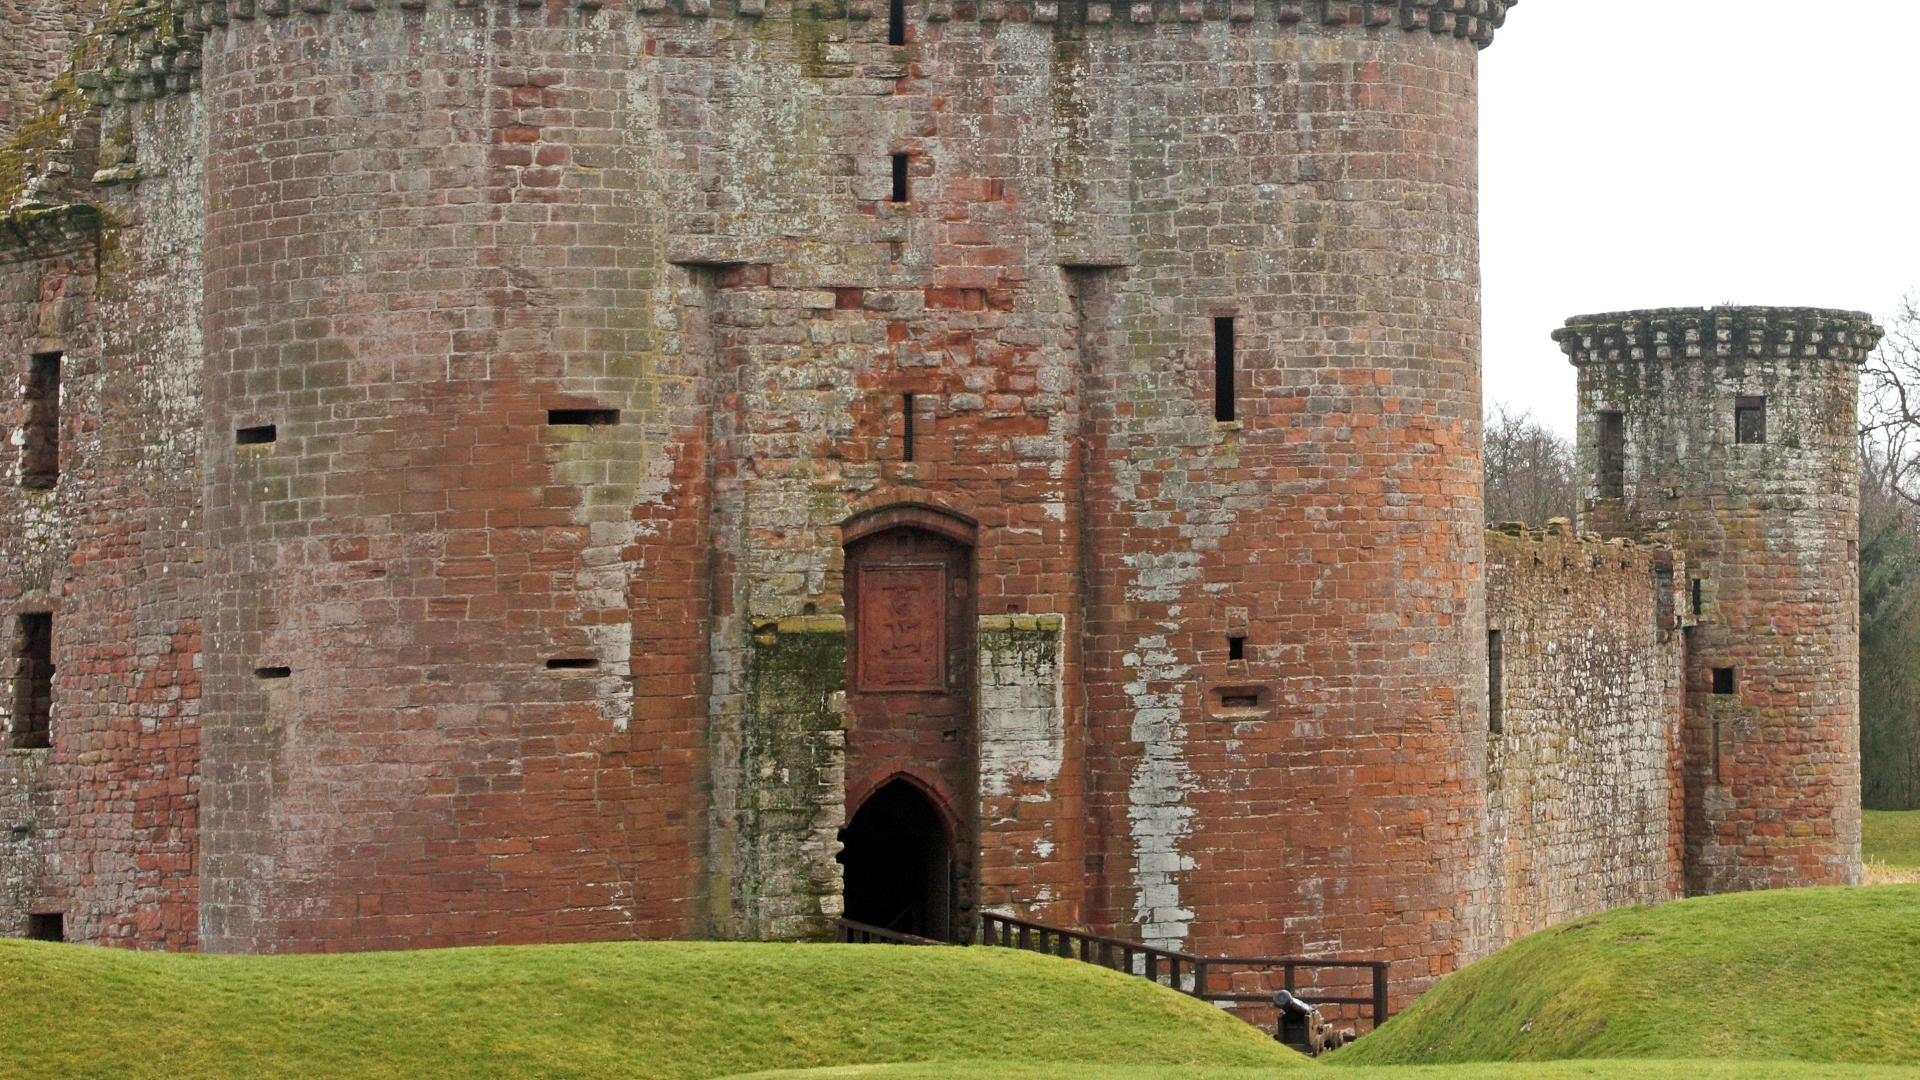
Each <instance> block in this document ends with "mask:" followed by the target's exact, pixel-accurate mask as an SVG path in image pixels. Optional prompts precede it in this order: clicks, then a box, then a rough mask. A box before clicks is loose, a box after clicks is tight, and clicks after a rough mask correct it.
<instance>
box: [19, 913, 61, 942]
mask: <svg viewBox="0 0 1920 1080" xmlns="http://www.w3.org/2000/svg"><path fill="white" fill-rule="evenodd" d="M27 940H29V941H65V940H67V917H66V916H65V915H62V914H61V913H60V912H57V911H36V912H34V913H33V914H31V915H28V916H27Z"/></svg>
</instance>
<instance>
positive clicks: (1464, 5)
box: [76, 0, 1520, 105]
mask: <svg viewBox="0 0 1920 1080" xmlns="http://www.w3.org/2000/svg"><path fill="white" fill-rule="evenodd" d="M804 2H807V3H809V4H811V6H812V7H813V8H814V9H815V11H814V14H816V15H831V14H837V13H838V12H836V11H830V10H829V9H839V10H840V11H844V13H845V17H846V18H848V19H850V20H855V21H859V20H865V19H872V18H876V17H879V16H881V15H884V13H885V5H884V4H880V3H875V2H874V0H852V2H850V3H849V2H845V0H804ZM1519 2H1520V0H1386V2H1383V0H1368V2H1366V3H1352V2H1349V0H924V3H923V4H922V5H920V10H919V17H920V18H922V19H923V20H925V21H926V22H929V23H947V22H975V23H996V22H1034V23H1042V24H1065V25H1080V26H1086V27H1098V26H1127V25H1153V24H1163V23H1164V24H1175V25H1177V24H1180V23H1200V22H1214V21H1229V22H1237V23H1251V22H1255V21H1260V20H1267V21H1274V22H1278V23H1279V24H1281V25H1284V26H1296V27H1300V28H1302V29H1303V30H1318V31H1325V30H1329V29H1339V28H1353V29H1356V30H1361V31H1367V30H1374V31H1378V30H1383V29H1390V28H1393V27H1398V28H1399V29H1401V30H1403V31H1406V32H1408V33H1421V34H1430V35H1433V36H1435V37H1452V38H1460V39H1463V40H1467V41H1471V42H1473V43H1474V44H1476V45H1478V46H1480V47H1481V48H1485V47H1486V46H1488V45H1490V44H1492V43H1493V36H1494V31H1495V30H1497V29H1498V28H1499V27H1500V26H1501V25H1503V24H1504V23H1505V22H1506V18H1507V12H1508V11H1509V10H1510V9H1511V8H1512V7H1513V6H1514V5H1515V4H1517V3H1519ZM794 6H796V5H795V4H794V3H791V2H787V0H773V2H772V3H771V4H770V3H769V2H768V0H554V2H553V3H549V2H548V0H511V2H507V3H502V2H501V0H221V2H217V3H211V2H210V3H194V2H192V0H146V2H142V3H135V4H129V5H127V6H126V7H124V8H122V9H119V10H118V11H117V12H116V13H115V14H114V16H113V17H112V18H111V19H110V20H109V21H108V27H107V31H106V33H105V34H104V35H103V36H102V38H101V40H102V44H103V45H104V48H102V49H100V50H99V51H98V54H97V55H95V56H90V57H89V58H88V60H89V63H87V64H86V65H85V66H82V67H80V68H79V69H78V70H77V73H76V74H77V78H76V81H77V83H78V84H79V85H80V86H81V87H82V88H84V89H85V90H87V91H88V92H89V93H90V94H91V95H92V98H93V101H94V103H95V104H99V105H104V104H106V103H108V102H109V101H113V100H121V101H138V100H145V99H150V98H154V97H159V96H162V95H164V94H171V93H185V92H187V91H190V90H193V89H194V88H196V87H197V86H198V85H199V69H200V46H201V43H202V42H203V41H204V40H205V38H206V35H207V34H208V33H209V32H211V31H212V30H214V29H215V28H217V27H222V26H228V25H232V24H234V23H244V22H251V21H254V20H264V19H285V18H298V17H302V16H315V15H326V14H329V13H333V12H372V11H377V10H380V9H383V8H393V9H398V10H406V11H424V10H427V9H429V8H440V7H445V8H450V9H452V10H454V11H473V12H476V13H477V12H479V11H482V10H486V9H491V8H500V9H505V10H512V9H515V8H520V9H541V8H549V7H558V8H559V9H561V10H565V11H571V12H574V13H577V14H578V15H579V16H581V17H593V16H596V15H598V14H599V13H601V12H602V11H621V10H626V11H630V12H631V13H633V14H634V15H635V16H637V17H639V18H640V19H642V20H643V21H652V20H664V19H687V20H715V19H723V20H724V19H750V20H757V19H762V18H778V17H781V16H784V15H786V14H788V13H789V12H791V10H792V9H793V7H794Z"/></svg>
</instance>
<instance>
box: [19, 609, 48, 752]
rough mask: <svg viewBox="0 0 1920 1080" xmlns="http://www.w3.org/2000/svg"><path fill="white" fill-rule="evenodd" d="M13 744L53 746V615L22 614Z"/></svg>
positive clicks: (35, 747)
mask: <svg viewBox="0 0 1920 1080" xmlns="http://www.w3.org/2000/svg"><path fill="white" fill-rule="evenodd" d="M13 745H14V748H15V749H18V750H43V749H45V748H47V747H49V746H52V745H53V615H52V614H51V613H49V612H44V611H39V612H32V611H30V612H26V613H24V614H22V615H21V616H20V642H19V645H18V647H17V648H16V649H15V650H14V678H13Z"/></svg>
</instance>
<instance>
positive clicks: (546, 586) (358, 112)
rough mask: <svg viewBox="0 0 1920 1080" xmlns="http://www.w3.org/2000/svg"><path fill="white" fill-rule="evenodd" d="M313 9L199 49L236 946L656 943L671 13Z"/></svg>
mask: <svg viewBox="0 0 1920 1080" xmlns="http://www.w3.org/2000/svg"><path fill="white" fill-rule="evenodd" d="M284 8H285V6H284V5H280V6H279V8H278V10H277V11H276V9H275V8H274V7H272V6H266V7H263V8H262V9H260V10H259V11H258V12H257V13H255V12H251V11H250V12H249V14H252V15H254V17H252V18H245V19H241V18H235V19H233V20H232V21H231V22H230V23H229V24H228V25H227V26H225V27H223V28H216V29H215V30H213V31H212V32H211V34H210V35H209V36H208V37H207V39H206V45H205V55H204V66H203V68H202V69H201V71H200V72H199V75H198V77H199V79H200V81H201V84H202V87H203V89H202V91H201V93H202V95H203V96H204V99H205V101H206V105H207V110H208V114H209V149H208V153H207V175H208V178H209V186H210V190H211V192H212V195H211V199H210V203H209V215H208V221H207V253H208V254H207V334H208V341H207V381H206V401H207V411H208V422H209V428H210V432H211V435H210V439H209V447H208V456H207V475H208V486H207V508H206V512H207V516H208V520H207V531H208V537H209V562H208V570H207V573H208V581H209V586H210V590H209V592H210V597H211V598H212V603H213V607H212V609H211V610H210V612H209V624H210V625H209V629H208V644H207V658H206V680H207V731H208V739H207V748H208V757H207V766H206V767H207V774H208V777H209V785H208V798H207V806H206V817H205V826H204V831H203V838H204V852H205V863H204V873H203V894H202V905H201V925H202V932H203V944H204V945H205V947H207V948H209V949H214V950H248V951H252V950H301V949H318V948H323V947H339V946H340V945H342V944H348V945H352V946H354V947H361V948H380V947H402V946H413V947H418V946H424V945H431V944H458V943H467V942H499V941H551V940H580V939H590V938H606V937H630V936H634V935H635V934H636V933H640V932H644V928H643V925H642V924H643V920H644V919H645V918H646V915H643V913H642V912H640V911H639V909H638V908H637V905H636V890H635V885H634V881H635V878H636V877H648V878H653V877H661V878H666V879H669V880H673V879H675V878H676V877H677V879H678V880H677V883H676V886H675V887H674V888H672V889H671V890H670V894H671V895H672V896H674V897H675V898H684V897H685V896H687V895H688V893H689V892H690V891H691V887H692V884H693V883H692V882H691V880H689V877H690V875H689V874H688V873H687V871H688V869H689V868H688V867H687V866H686V864H685V862H684V861H681V862H678V863H676V862H675V861H674V860H673V859H672V858H671V857H656V855H655V845H656V844H664V845H669V846H670V845H671V839H672V838H671V837H668V836H656V835H654V834H651V833H649V832H647V831H646V830H645V828H644V825H643V822H642V821H640V820H637V817H636V812H637V810H638V809H639V808H640V807H641V806H642V805H643V804H644V799H642V798H639V797H637V793H640V792H644V791H647V790H648V789H650V788H653V787H655V786H656V785H658V784H660V783H661V780H660V778H659V777H658V776H657V774H656V772H655V768H656V766H655V764H654V763H653V762H652V761H650V760H649V759H648V756H647V749H648V748H647V747H646V746H644V745H636V742H635V739H634V737H633V731H632V724H631V710H632V698H631V690H630V682H629V676H630V664H631V662H632V658H633V655H634V645H633V643H632V640H631V627H632V621H631V615H630V609H629V599H628V598H629V595H630V592H632V591H634V590H636V589H644V582H641V583H638V584H637V585H636V583H634V582H632V581H631V580H630V571H631V567H630V566H629V565H628V562H627V559H628V554H629V550H630V548H631V547H632V546H633V545H634V543H635V540H636V528H635V523H634V521H633V514H632V508H633V507H634V505H635V504H636V503H637V502H639V501H640V494H641V487H642V484H643V480H644V478H645V477H646V476H647V475H648V469H649V467H650V463H651V462H652V460H653V454H654V453H655V452H656V451H655V448H653V447H650V446H649V445H648V442H647V438H648V434H649V432H650V430H651V428H652V426H653V424H654V423H655V422H656V421H655V416H656V413H655V410H657V409H659V408H661V403H660V402H659V401H658V399H657V398H656V396H655V391H656V386H655V385H654V384H653V383H651V382H650V381H649V379H648V368H649V365H650V363H651V357H653V356H654V355H655V353H656V350H655V347H654V343H655V341H656V340H657V338H656V336H655V335H656V333H657V328H656V325H655V319H654V316H653V312H654V310H655V303H656V300H655V297H654V295H653V292H652V290H653V288H654V287H655V284H656V283H657V282H661V281H662V277H663V275H662V270H661V267H660V265H659V258H660V255H661V251H660V248H659V244H658V242H657V230H658V227H659V219H658V214H657V213H656V211H655V210H654V208H653V204H652V202H651V196H649V195H648V193H647V192H648V189H649V188H650V186H651V185H652V183H653V174H652V172H651V170H650V169H648V168H646V167H645V166H644V163H643V156H642V152H641V150H642V146H643V145H644V141H645V138H646V133H647V132H648V130H649V129H650V126H651V116H652V114H653V111H654V109H655V108H656V106H657V104H658V103H657V100H656V99H655V98H654V97H652V96H651V95H649V94H647V93H645V92H644V87H643V85H641V84H638V83H637V81H636V80H635V79H634V78H633V75H632V71H631V68H632V65H633V59H632V58H633V57H634V56H635V55H636V54H639V53H641V52H643V51H644V42H643V41H641V40H639V39H635V38H631V37H629V36H628V35H627V33H626V28H627V27H628V26H629V25H630V23H629V20H627V19H626V18H625V17H624V16H621V17H615V16H613V15H611V14H602V15H592V14H581V15H579V16H577V17H576V16H575V15H573V14H572V13H560V14H558V15H557V16H556V17H555V18H551V19H550V18H549V15H548V13H547V12H546V11H545V10H544V9H527V8H522V7H513V6H488V7H481V8H471V7H469V8H460V7H455V6H452V5H446V6H439V5H436V6H433V7H430V8H428V9H426V10H425V11H421V10H418V9H412V10H409V9H402V8H399V7H397V6H388V5H382V6H380V7H379V9H378V10H346V11H340V12H334V13H332V14H330V15H324V16H318V15H308V14H301V15H295V16H291V17H280V13H283V12H284ZM223 14H224V13H223ZM556 409H558V410H567V409H614V410H619V422H618V423H612V424H605V425H598V424H596V425H573V426H554V425H550V424H549V423H548V420H549V415H548V412H549V410H556ZM266 424H272V425H275V427H276V429H277V439H276V441H274V442H271V443H266V444H257V445H236V440H235V434H234V433H235V432H236V431H237V430H238V429H241V428H246V427H254V426H259V425H266ZM555 660H559V661H562V662H563V663H564V662H566V661H574V662H578V663H587V664H596V665H597V666H594V667H565V666H562V667H553V666H550V664H551V662H552V661H555ZM274 669H290V670H289V672H288V674H287V676H286V677H285V678H284V679H278V678H271V677H263V672H264V673H266V674H268V675H273V674H278V672H277V671H275V670H274ZM654 929H655V932H672V931H674V930H681V929H684V925H680V926H676V925H674V924H672V923H671V922H669V923H668V924H667V925H665V926H657V927H655V928H654Z"/></svg>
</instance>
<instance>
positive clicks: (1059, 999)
mask: <svg viewBox="0 0 1920 1080" xmlns="http://www.w3.org/2000/svg"><path fill="white" fill-rule="evenodd" d="M0 1002H5V1007H4V1009H3V1010H0V1032H4V1034H0V1076H5V1077H35V1078H40V1077H100V1078H103V1080H106V1078H112V1080H121V1078H138V1077H155V1078H159V1077H166V1078H169V1080H175V1078H188V1077H191V1078H228V1077H232V1078H240V1077H247V1078H253V1077H299V1078H302V1080H318V1078H322V1077H353V1078H356V1080H360V1078H376V1077H422V1078H429V1077H430V1078H434V1080H441V1078H463V1077H489V1078H494V1077H516V1078H518V1077H569V1078H570V1077H582V1078H585V1077H596V1078H597V1077H606V1078H609V1080H611V1078H615V1077H618V1078H622V1080H643V1078H658V1080H699V1078H705V1077H715V1076H722V1075H725V1074H729V1073H742V1072H750V1071H753V1070H757V1069H779V1068H802V1067H808V1066H815V1065H827V1064H850V1063H858V1062H885V1061H915V1060H940V1059H948V1060H953V1059H963V1058H965V1059H978V1058H982V1057H995V1058H1020V1059H1023V1060H1026V1061H1030V1062H1053V1061H1061V1062H1084V1063H1115V1064H1166V1065H1179V1064H1191V1065H1213V1066H1231V1065H1239V1066H1260V1067H1261V1068H1263V1069H1265V1070H1267V1071H1271V1070H1274V1069H1280V1068H1298V1067H1310V1064H1309V1063H1308V1061H1307V1059H1305V1058H1303V1057H1301V1056H1299V1055H1298V1054H1295V1053H1293V1052H1292V1051H1290V1050H1287V1049H1285V1048H1284V1047H1281V1046H1279V1045H1278V1044H1276V1043H1275V1042H1273V1040H1272V1039H1270V1038H1268V1037H1267V1036H1265V1035H1263V1034H1262V1033H1261V1032H1258V1031H1255V1030H1254V1029H1252V1028H1250V1027H1248V1026H1246V1025H1245V1024H1242V1023H1241V1022H1240V1021H1238V1020H1235V1019H1233V1018H1231V1017H1228V1016H1226V1015H1224V1014H1222V1013H1221V1012H1220V1011H1219V1010H1218V1009H1214V1008H1212V1007H1211V1006H1207V1005H1204V1004H1201V1003H1200V1002H1197V1001H1194V1000H1192V999H1190V998H1186V997H1182V996H1181V995H1178V994H1175V993H1173V992H1172V991H1169V990H1165V989H1162V988H1160V987H1156V986H1153V985H1152V984H1150V983H1148V982H1146V981H1145V980H1144V979H1139V978H1134V977H1130V976H1126V975H1121V974H1119V973H1118V972H1112V971H1107V970H1105V969H1101V968H1094V967H1089V966H1087V965H1085V964H1074V963H1068V962H1066V961H1062V960H1056V959H1052V958H1049V957H1044V956H1038V955H1035V954H1032V953H1019V952H1014V951H1012V950H1003V949H993V950H987V949H917V948H901V947H893V946H881V945H727V944H713V943H671V942H661V943H652V942H648V943H630V944H614V945H569V946H547V947H533V948H490V949H447V950H439V951H430V952H413V953H361V954H357V955H345V956H274V957H233V956H193V955H180V954H164V953H135V952H128V951H124V950H117V949H97V948H88V947H84V946H79V945H49V944H42V943H38V942H29V941H18V940H6V941H0Z"/></svg>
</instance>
